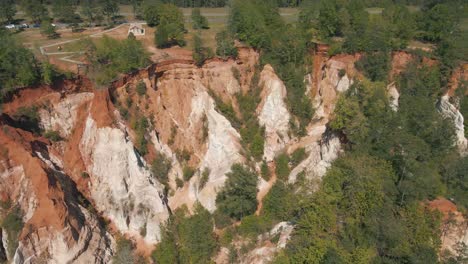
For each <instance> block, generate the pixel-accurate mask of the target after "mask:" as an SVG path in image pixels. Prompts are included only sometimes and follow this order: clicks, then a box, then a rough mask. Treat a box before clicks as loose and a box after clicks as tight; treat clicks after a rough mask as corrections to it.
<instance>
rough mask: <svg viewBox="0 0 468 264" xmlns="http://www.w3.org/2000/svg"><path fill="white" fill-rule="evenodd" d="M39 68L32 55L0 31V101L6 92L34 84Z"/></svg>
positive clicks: (38, 74)
mask: <svg viewBox="0 0 468 264" xmlns="http://www.w3.org/2000/svg"><path fill="white" fill-rule="evenodd" d="M39 76H40V68H39V65H38V63H37V61H36V59H35V58H34V55H33V54H32V53H31V51H29V50H28V49H26V48H24V47H23V46H21V45H20V44H19V43H17V42H16V40H15V39H14V38H13V37H12V36H11V35H10V34H8V33H7V32H6V31H3V30H0V101H1V99H2V97H3V96H4V95H5V93H6V92H8V91H10V90H12V89H14V88H19V87H23V86H28V85H32V84H34V83H36V82H37V81H38V80H39Z"/></svg>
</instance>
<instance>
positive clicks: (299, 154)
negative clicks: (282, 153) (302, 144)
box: [291, 148, 307, 166]
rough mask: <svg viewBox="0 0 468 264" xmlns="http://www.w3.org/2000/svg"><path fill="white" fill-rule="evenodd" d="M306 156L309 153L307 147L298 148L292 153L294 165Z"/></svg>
mask: <svg viewBox="0 0 468 264" xmlns="http://www.w3.org/2000/svg"><path fill="white" fill-rule="evenodd" d="M306 157H307V153H306V151H305V148H298V149H296V150H295V151H294V152H293V153H292V154H291V163H292V165H293V166H297V165H299V163H301V162H302V161H303V160H304V159H305V158H306Z"/></svg>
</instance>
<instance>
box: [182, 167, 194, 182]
mask: <svg viewBox="0 0 468 264" xmlns="http://www.w3.org/2000/svg"><path fill="white" fill-rule="evenodd" d="M194 174H195V169H193V168H192V167H190V166H185V167H184V169H183V175H184V181H189V180H190V179H191V178H192V176H193V175H194Z"/></svg>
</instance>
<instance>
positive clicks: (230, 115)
mask: <svg viewBox="0 0 468 264" xmlns="http://www.w3.org/2000/svg"><path fill="white" fill-rule="evenodd" d="M208 93H209V94H210V96H211V97H212V98H213V99H214V101H215V103H216V110H217V111H218V112H220V113H221V114H223V116H224V117H226V118H227V119H228V120H229V122H230V123H231V125H232V126H233V127H234V128H240V121H239V119H238V118H237V116H236V112H235V111H234V108H232V105H231V104H227V103H225V102H223V100H222V99H221V97H219V96H217V95H216V94H215V93H214V92H213V91H211V90H209V91H208Z"/></svg>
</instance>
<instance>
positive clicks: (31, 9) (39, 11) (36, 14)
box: [20, 0, 48, 23]
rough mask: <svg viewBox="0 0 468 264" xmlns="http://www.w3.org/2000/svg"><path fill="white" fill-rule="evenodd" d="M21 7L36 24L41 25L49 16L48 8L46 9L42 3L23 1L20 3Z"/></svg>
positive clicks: (31, 0)
mask: <svg viewBox="0 0 468 264" xmlns="http://www.w3.org/2000/svg"><path fill="white" fill-rule="evenodd" d="M20 7H21V10H23V12H24V13H25V14H26V16H27V17H29V18H31V20H32V21H33V22H35V23H39V22H40V21H41V20H42V19H44V18H46V17H47V15H48V11H47V8H45V6H44V5H43V4H42V2H41V1H36V0H22V1H21V2H20Z"/></svg>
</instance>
